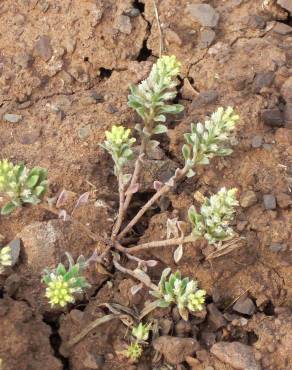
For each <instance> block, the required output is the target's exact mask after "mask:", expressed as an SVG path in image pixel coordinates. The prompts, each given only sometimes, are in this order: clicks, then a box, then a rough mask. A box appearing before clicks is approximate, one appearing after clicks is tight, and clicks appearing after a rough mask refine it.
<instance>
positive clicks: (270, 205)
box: [263, 194, 277, 210]
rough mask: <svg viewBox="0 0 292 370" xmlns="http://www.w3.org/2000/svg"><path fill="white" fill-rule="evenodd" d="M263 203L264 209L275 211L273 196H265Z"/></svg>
mask: <svg viewBox="0 0 292 370" xmlns="http://www.w3.org/2000/svg"><path fill="white" fill-rule="evenodd" d="M263 201H264V206H265V209H267V210H270V209H276V207H277V205H276V198H275V197H274V195H273V194H265V195H264V196H263Z"/></svg>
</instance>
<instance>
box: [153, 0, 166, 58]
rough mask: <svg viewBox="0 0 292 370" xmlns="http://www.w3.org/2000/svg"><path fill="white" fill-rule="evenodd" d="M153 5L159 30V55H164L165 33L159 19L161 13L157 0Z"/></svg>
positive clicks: (154, 0)
mask: <svg viewBox="0 0 292 370" xmlns="http://www.w3.org/2000/svg"><path fill="white" fill-rule="evenodd" d="M153 7H154V13H155V17H156V21H157V27H158V31H159V57H161V56H162V53H163V52H164V42H163V33H162V28H161V24H160V19H159V13H158V8H157V4H156V0H153Z"/></svg>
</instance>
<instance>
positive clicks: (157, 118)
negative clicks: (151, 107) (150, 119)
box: [154, 114, 166, 122]
mask: <svg viewBox="0 0 292 370" xmlns="http://www.w3.org/2000/svg"><path fill="white" fill-rule="evenodd" d="M154 121H155V122H165V121H166V117H165V116H164V115H163V114H159V115H158V116H156V117H155V118H154Z"/></svg>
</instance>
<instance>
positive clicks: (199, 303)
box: [150, 268, 206, 321]
mask: <svg viewBox="0 0 292 370" xmlns="http://www.w3.org/2000/svg"><path fill="white" fill-rule="evenodd" d="M170 273H171V269H170V268H166V269H165V270H164V271H163V272H162V274H161V278H160V282H159V284H158V287H157V289H156V290H154V291H150V294H151V295H153V296H154V297H156V298H158V300H157V301H156V303H157V306H158V307H169V306H170V305H172V304H176V305H177V308H178V311H179V313H180V315H181V317H182V318H183V319H184V320H185V321H187V320H188V317H189V312H196V311H202V310H203V309H204V303H205V296H206V292H205V290H202V289H198V283H197V281H195V280H190V279H189V278H188V277H186V278H184V279H182V277H181V274H180V272H179V271H177V272H176V273H175V274H171V275H170V276H169V274H170Z"/></svg>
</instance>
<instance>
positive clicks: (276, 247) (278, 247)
mask: <svg viewBox="0 0 292 370" xmlns="http://www.w3.org/2000/svg"><path fill="white" fill-rule="evenodd" d="M286 249H287V245H286V244H280V243H272V244H271V245H270V250H271V251H272V252H274V253H278V252H284V251H285V250H286Z"/></svg>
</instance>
